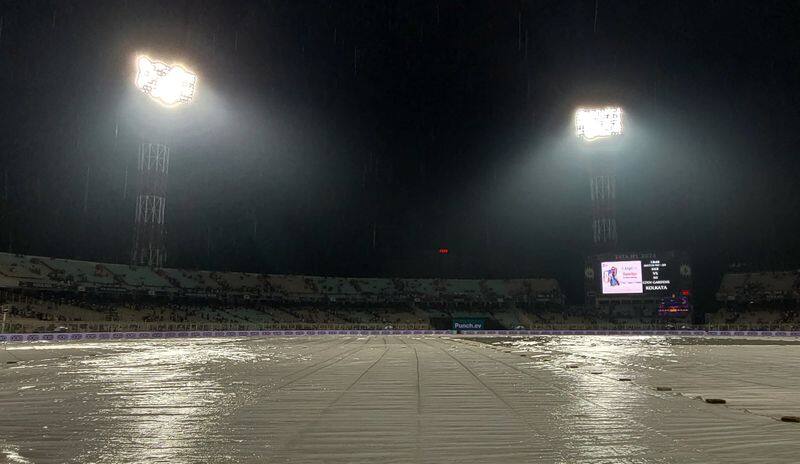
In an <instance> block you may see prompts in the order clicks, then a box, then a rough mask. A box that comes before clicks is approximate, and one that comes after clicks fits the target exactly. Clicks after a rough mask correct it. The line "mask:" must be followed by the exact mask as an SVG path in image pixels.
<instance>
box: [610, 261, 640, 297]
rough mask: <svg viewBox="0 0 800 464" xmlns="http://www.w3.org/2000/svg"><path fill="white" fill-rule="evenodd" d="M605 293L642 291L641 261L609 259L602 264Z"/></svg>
mask: <svg viewBox="0 0 800 464" xmlns="http://www.w3.org/2000/svg"><path fill="white" fill-rule="evenodd" d="M600 272H601V278H602V280H603V294H609V293H617V294H624V293H642V292H643V287H642V262H641V261H609V262H604V263H602V264H601V269H600Z"/></svg>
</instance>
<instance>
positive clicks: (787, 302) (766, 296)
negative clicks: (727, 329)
mask: <svg viewBox="0 0 800 464" xmlns="http://www.w3.org/2000/svg"><path fill="white" fill-rule="evenodd" d="M716 297H717V301H718V302H719V303H720V306H721V307H720V308H719V310H718V311H716V312H715V313H711V314H708V315H707V317H706V319H707V322H709V323H710V324H714V325H728V326H731V325H732V326H737V327H742V328H746V329H748V330H750V329H752V330H756V329H759V328H772V327H781V328H794V327H797V326H798V323H800V317H799V316H798V312H799V311H798V310H799V308H800V271H771V272H744V273H743V272H736V273H727V274H725V275H724V276H723V277H722V282H721V283H720V286H719V290H718V291H717V294H716Z"/></svg>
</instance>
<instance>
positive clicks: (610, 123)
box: [575, 106, 622, 141]
mask: <svg viewBox="0 0 800 464" xmlns="http://www.w3.org/2000/svg"><path fill="white" fill-rule="evenodd" d="M575 134H576V135H577V136H578V137H580V138H582V139H584V140H587V141H592V140H596V139H601V138H606V137H613V136H615V135H621V134H622V108H619V107H617V106H607V107H605V108H578V109H577V110H576V111H575Z"/></svg>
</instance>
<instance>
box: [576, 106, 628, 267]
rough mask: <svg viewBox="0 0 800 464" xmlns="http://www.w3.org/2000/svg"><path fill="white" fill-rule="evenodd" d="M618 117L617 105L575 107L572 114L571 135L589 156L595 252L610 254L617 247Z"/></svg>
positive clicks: (620, 120)
mask: <svg viewBox="0 0 800 464" xmlns="http://www.w3.org/2000/svg"><path fill="white" fill-rule="evenodd" d="M622 115H623V112H622V109H621V108H619V107H617V106H606V107H597V108H578V109H577V110H576V111H575V134H576V135H577V137H578V139H580V141H581V142H582V144H583V145H584V147H583V148H584V150H585V151H587V152H588V153H589V154H590V157H591V158H590V167H589V169H590V172H589V188H590V190H589V194H590V197H591V200H592V242H593V245H594V248H595V252H608V251H612V250H613V249H614V248H616V245H617V219H616V213H615V211H616V196H617V192H616V190H617V178H616V170H615V167H614V164H615V163H614V152H615V151H616V144H614V143H613V140H616V139H618V138H619V137H620V136H621V135H622V133H623V125H622ZM609 152H611V153H609Z"/></svg>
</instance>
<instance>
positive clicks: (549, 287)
mask: <svg viewBox="0 0 800 464" xmlns="http://www.w3.org/2000/svg"><path fill="white" fill-rule="evenodd" d="M0 289H2V290H3V291H2V293H0V303H2V304H5V305H10V307H11V315H12V319H13V321H14V322H15V324H16V328H17V329H18V330H23V329H24V330H31V329H34V330H40V331H44V330H53V329H54V328H57V327H58V326H59V325H64V326H67V329H72V328H73V326H75V325H77V326H79V327H78V328H81V329H87V328H97V329H99V328H106V329H108V328H110V329H111V330H136V329H137V328H148V330H153V329H159V328H162V327H167V326H169V327H172V328H175V326H176V325H183V326H187V325H191V326H192V327H195V328H202V327H206V328H231V327H244V326H248V327H251V326H254V325H258V326H261V327H265V326H274V327H284V328H291V327H305V326H309V325H311V326H314V327H321V326H322V325H331V326H343V325H347V326H351V327H352V326H364V327H365V328H375V327H381V328H382V327H387V326H392V327H395V328H400V327H409V328H430V327H436V328H450V324H451V322H450V321H451V319H452V318H453V317H473V318H483V319H486V320H488V321H490V323H489V324H490V325H493V326H495V327H499V328H513V327H516V326H518V325H526V324H529V323H530V322H531V321H536V320H539V319H541V320H545V319H544V318H543V317H541V316H540V317H539V318H538V319H537V317H536V316H533V315H532V314H531V312H532V311H536V310H542V308H559V307H560V306H561V305H562V303H563V295H562V293H561V290H560V288H559V285H558V282H556V281H555V280H554V279H514V280H479V279H400V278H360V277H358V278H348V277H325V276H303V275H278V274H249V273H242V272H213V271H198V270H187V269H174V268H163V269H151V268H147V267H139V266H130V265H124V264H106V263H94V262H87V261H79V260H70V259H61V258H49V257H40V256H28V255H18V254H9V253H0ZM367 326H369V327H367ZM14 327H15V326H13V325H12V328H14Z"/></svg>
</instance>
